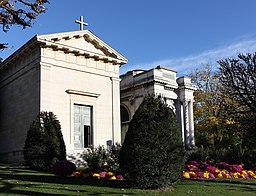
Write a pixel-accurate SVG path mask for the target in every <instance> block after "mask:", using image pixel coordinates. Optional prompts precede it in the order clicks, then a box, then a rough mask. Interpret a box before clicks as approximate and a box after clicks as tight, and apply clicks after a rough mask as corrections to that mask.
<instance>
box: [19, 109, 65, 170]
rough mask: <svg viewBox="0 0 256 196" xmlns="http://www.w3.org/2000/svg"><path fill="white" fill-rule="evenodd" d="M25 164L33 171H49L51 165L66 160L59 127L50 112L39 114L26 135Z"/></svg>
mask: <svg viewBox="0 0 256 196" xmlns="http://www.w3.org/2000/svg"><path fill="white" fill-rule="evenodd" d="M24 159H25V164H26V165H28V166H30V167H31V168H33V169H37V170H44V171H50V170H51V168H52V166H53V164H54V163H55V162H56V161H59V160H66V147H65V143H64V140H63V136H62V132H61V126H60V123H59V121H58V120H57V118H56V116H55V115H54V114H53V113H52V112H40V114H39V115H38V116H37V117H36V119H35V120H34V121H33V123H32V125H31V126H30V129H29V130H28V133H27V138H26V141H25V146H24Z"/></svg>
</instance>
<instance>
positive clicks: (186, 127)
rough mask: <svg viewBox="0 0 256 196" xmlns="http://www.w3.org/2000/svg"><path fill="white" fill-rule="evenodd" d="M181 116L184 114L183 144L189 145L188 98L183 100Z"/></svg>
mask: <svg viewBox="0 0 256 196" xmlns="http://www.w3.org/2000/svg"><path fill="white" fill-rule="evenodd" d="M183 116H184V121H183V122H184V136H185V146H186V147H187V148H189V147H190V134H189V132H190V131H189V108H188V100H186V99H184V101H183Z"/></svg>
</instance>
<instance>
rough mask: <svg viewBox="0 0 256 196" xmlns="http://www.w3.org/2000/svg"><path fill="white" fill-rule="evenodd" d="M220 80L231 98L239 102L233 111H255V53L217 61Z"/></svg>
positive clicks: (224, 90)
mask: <svg viewBox="0 0 256 196" xmlns="http://www.w3.org/2000/svg"><path fill="white" fill-rule="evenodd" d="M218 63H219V65H220V72H221V77H220V82H221V83H222V85H223V86H224V87H225V88H223V89H222V90H223V92H224V93H228V94H229V95H230V96H231V97H232V99H234V100H235V101H237V102H239V103H240V107H239V108H237V109H236V111H235V112H240V113H251V112H252V113H256V53H255V54H253V55H251V54H247V55H243V54H239V55H238V59H224V60H220V61H218Z"/></svg>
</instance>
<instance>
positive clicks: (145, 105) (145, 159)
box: [119, 97, 185, 189]
mask: <svg viewBox="0 0 256 196" xmlns="http://www.w3.org/2000/svg"><path fill="white" fill-rule="evenodd" d="M184 157H185V152H184V146H183V142H182V137H181V132H180V130H179V128H178V124H177V122H176V118H175V116H174V113H173V112H172V110H171V109H170V108H168V106H167V105H166V104H164V103H163V102H162V100H161V99H158V98H153V97H145V98H144V101H143V102H142V104H141V105H140V107H139V108H138V110H137V111H136V113H135V114H134V116H133V119H132V120H131V122H130V125H129V129H128V131H127V134H126V137H125V140H124V143H123V146H122V148H121V151H120V157H119V162H120V168H121V171H122V172H123V173H124V174H125V175H126V176H127V178H128V179H129V180H130V181H131V183H132V184H133V185H134V186H136V187H139V188H145V189H154V188H160V187H165V186H168V185H171V184H172V183H174V182H176V181H177V180H179V179H180V178H181V176H182V171H183V168H184V161H185V158H184Z"/></svg>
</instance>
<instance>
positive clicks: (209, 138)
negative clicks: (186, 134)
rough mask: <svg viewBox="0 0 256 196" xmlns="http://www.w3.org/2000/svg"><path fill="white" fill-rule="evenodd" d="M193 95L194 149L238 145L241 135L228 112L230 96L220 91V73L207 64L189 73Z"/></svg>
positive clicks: (230, 101) (235, 122) (230, 104)
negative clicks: (193, 86)
mask: <svg viewBox="0 0 256 196" xmlns="http://www.w3.org/2000/svg"><path fill="white" fill-rule="evenodd" d="M190 77H191V79H192V83H193V84H194V85H195V86H196V88H197V91H196V92H195V93H194V99H195V103H194V119H195V139H196V144H197V146H199V147H200V146H203V147H216V148H223V147H231V146H234V147H235V146H238V145H240V144H241V133H240V132H239V131H236V130H238V124H237V121H236V119H235V118H234V117H233V116H230V115H229V114H228V113H227V109H228V108H231V107H233V105H232V100H231V98H230V96H229V94H227V93H224V92H222V91H221V89H222V85H221V83H220V74H219V73H218V72H216V71H214V67H213V66H211V65H209V64H207V65H204V66H203V67H202V68H200V69H196V70H195V71H193V72H191V74H190Z"/></svg>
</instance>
